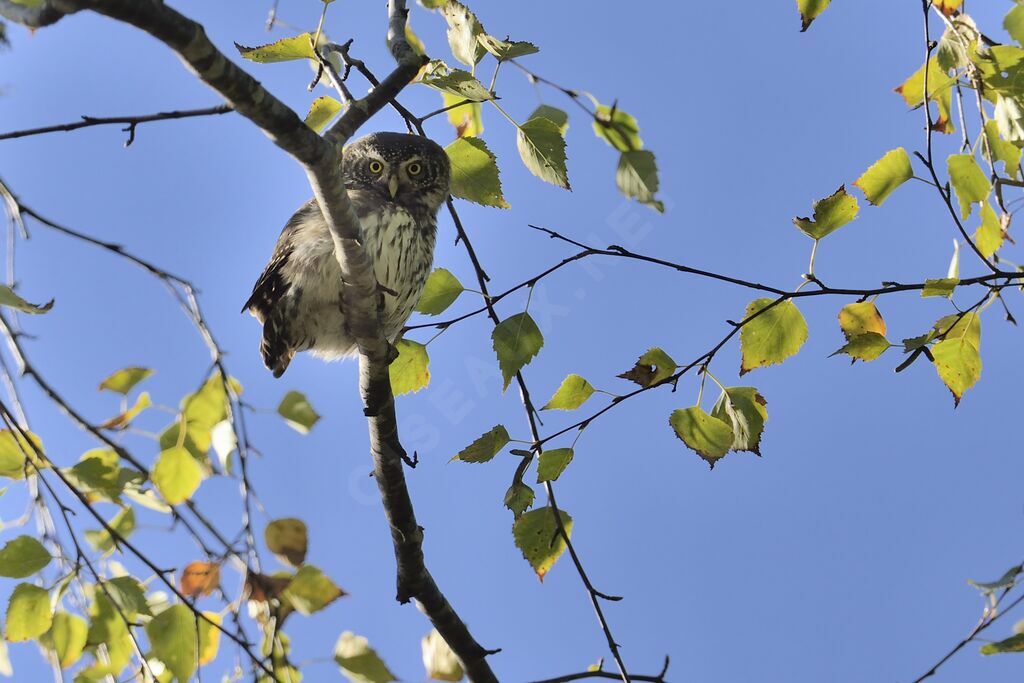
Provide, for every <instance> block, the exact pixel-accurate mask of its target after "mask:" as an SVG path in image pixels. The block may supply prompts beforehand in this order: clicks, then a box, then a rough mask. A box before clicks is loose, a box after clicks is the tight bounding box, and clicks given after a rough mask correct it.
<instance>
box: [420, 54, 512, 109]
mask: <svg viewBox="0 0 1024 683" xmlns="http://www.w3.org/2000/svg"><path fill="white" fill-rule="evenodd" d="M481 49H483V48H481ZM419 82H420V83H422V84H423V85H429V86H430V87H431V88H434V89H435V90H440V91H441V92H445V93H448V94H450V95H453V96H455V97H458V98H459V99H462V100H472V101H474V102H483V101H485V100H493V99H494V95H493V94H492V93H491V92H490V91H489V90H488V89H487V88H486V87H485V86H484V84H483V83H481V82H480V81H478V80H477V79H476V77H475V76H473V74H471V73H469V72H468V71H463V70H462V69H452V68H450V67H449V66H448V65H447V64H445V63H444V62H442V61H441V60H439V59H435V60H433V61H432V62H430V63H429V64H427V65H426V66H425V67H424V68H423V72H422V74H421V75H420V80H419Z"/></svg>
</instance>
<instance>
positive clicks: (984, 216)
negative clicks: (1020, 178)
mask: <svg viewBox="0 0 1024 683" xmlns="http://www.w3.org/2000/svg"><path fill="white" fill-rule="evenodd" d="M1014 149H1016V147H1015V148H1014ZM1003 238H1004V235H1003V224H1002V222H1001V221H1000V220H999V216H997V215H996V212H995V209H993V208H992V206H991V205H990V204H989V203H988V202H985V203H984V204H982V205H981V225H979V226H978V229H977V230H975V231H974V243H975V244H976V245H977V247H978V251H980V252H981V253H982V255H983V256H984V257H985V258H992V255H993V254H995V253H996V252H997V251H999V248H1000V247H1001V246H1003Z"/></svg>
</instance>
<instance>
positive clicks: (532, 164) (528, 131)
mask: <svg viewBox="0 0 1024 683" xmlns="http://www.w3.org/2000/svg"><path fill="white" fill-rule="evenodd" d="M516 146H517V147H518V149H519V157H520V158H521V159H522V160H523V163H524V164H525V165H526V168H527V169H529V171H530V173H532V174H533V175H535V176H537V177H538V178H540V179H541V180H543V181H544V182H547V183H551V184H552V185H557V186H558V187H562V188H565V189H566V190H569V189H571V188H570V186H569V173H568V170H567V169H566V166H565V162H566V157H565V138H564V137H562V129H561V128H560V127H559V125H558V124H557V123H555V122H554V121H550V120H548V119H544V118H539V119H530V120H529V121H527V122H526V123H524V124H522V125H521V126H519V130H518V134H517V137H516Z"/></svg>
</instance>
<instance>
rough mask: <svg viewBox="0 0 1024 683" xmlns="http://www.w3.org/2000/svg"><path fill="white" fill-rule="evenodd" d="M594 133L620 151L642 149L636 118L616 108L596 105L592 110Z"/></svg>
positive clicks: (642, 143) (642, 144) (642, 142)
mask: <svg viewBox="0 0 1024 683" xmlns="http://www.w3.org/2000/svg"><path fill="white" fill-rule="evenodd" d="M593 127H594V135H596V136H597V137H599V138H601V139H602V140H604V141H605V142H607V143H608V144H609V145H611V146H612V147H614V148H615V149H617V150H618V151H620V152H631V151H634V150H638V149H642V148H643V146H644V141H643V140H641V139H640V126H639V124H637V122H636V119H635V118H633V117H632V116H631V115H629V114H627V113H626V112H624V111H622V110H621V109H619V108H618V106H614V107H607V106H605V105H603V104H599V105H597V107H596V109H595V111H594V122H593Z"/></svg>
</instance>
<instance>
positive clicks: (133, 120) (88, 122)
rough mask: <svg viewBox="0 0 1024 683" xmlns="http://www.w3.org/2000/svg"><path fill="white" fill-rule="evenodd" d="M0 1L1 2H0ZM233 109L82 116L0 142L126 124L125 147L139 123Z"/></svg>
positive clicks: (4, 136)
mask: <svg viewBox="0 0 1024 683" xmlns="http://www.w3.org/2000/svg"><path fill="white" fill-rule="evenodd" d="M0 1H2V0H0ZM232 111H234V109H233V108H232V107H231V105H227V104H219V105H217V106H216V107H205V108H203V109H183V110H180V111H162V112H159V113H156V114H144V115H141V116H108V117H99V116H83V117H82V120H81V121H75V122H73V123H59V124H56V125H53V126H42V127H40V128H26V129H25V130H15V131H11V132H9V133H0V140H13V139H15V138H25V137H29V136H31V135H44V134H46V133H67V132H70V131H73V130H78V129H80V128H89V127H90V126H107V125H111V124H122V123H123V124H127V127H126V128H124V129H122V130H124V132H126V133H128V140H127V141H126V142H125V143H124V146H125V147H127V146H129V145H131V144H132V142H134V141H135V127H136V126H138V125H139V124H140V123H150V122H151V121H168V120H171V119H188V118H193V117H196V116H217V115H220V114H227V113H228V112H232Z"/></svg>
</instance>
